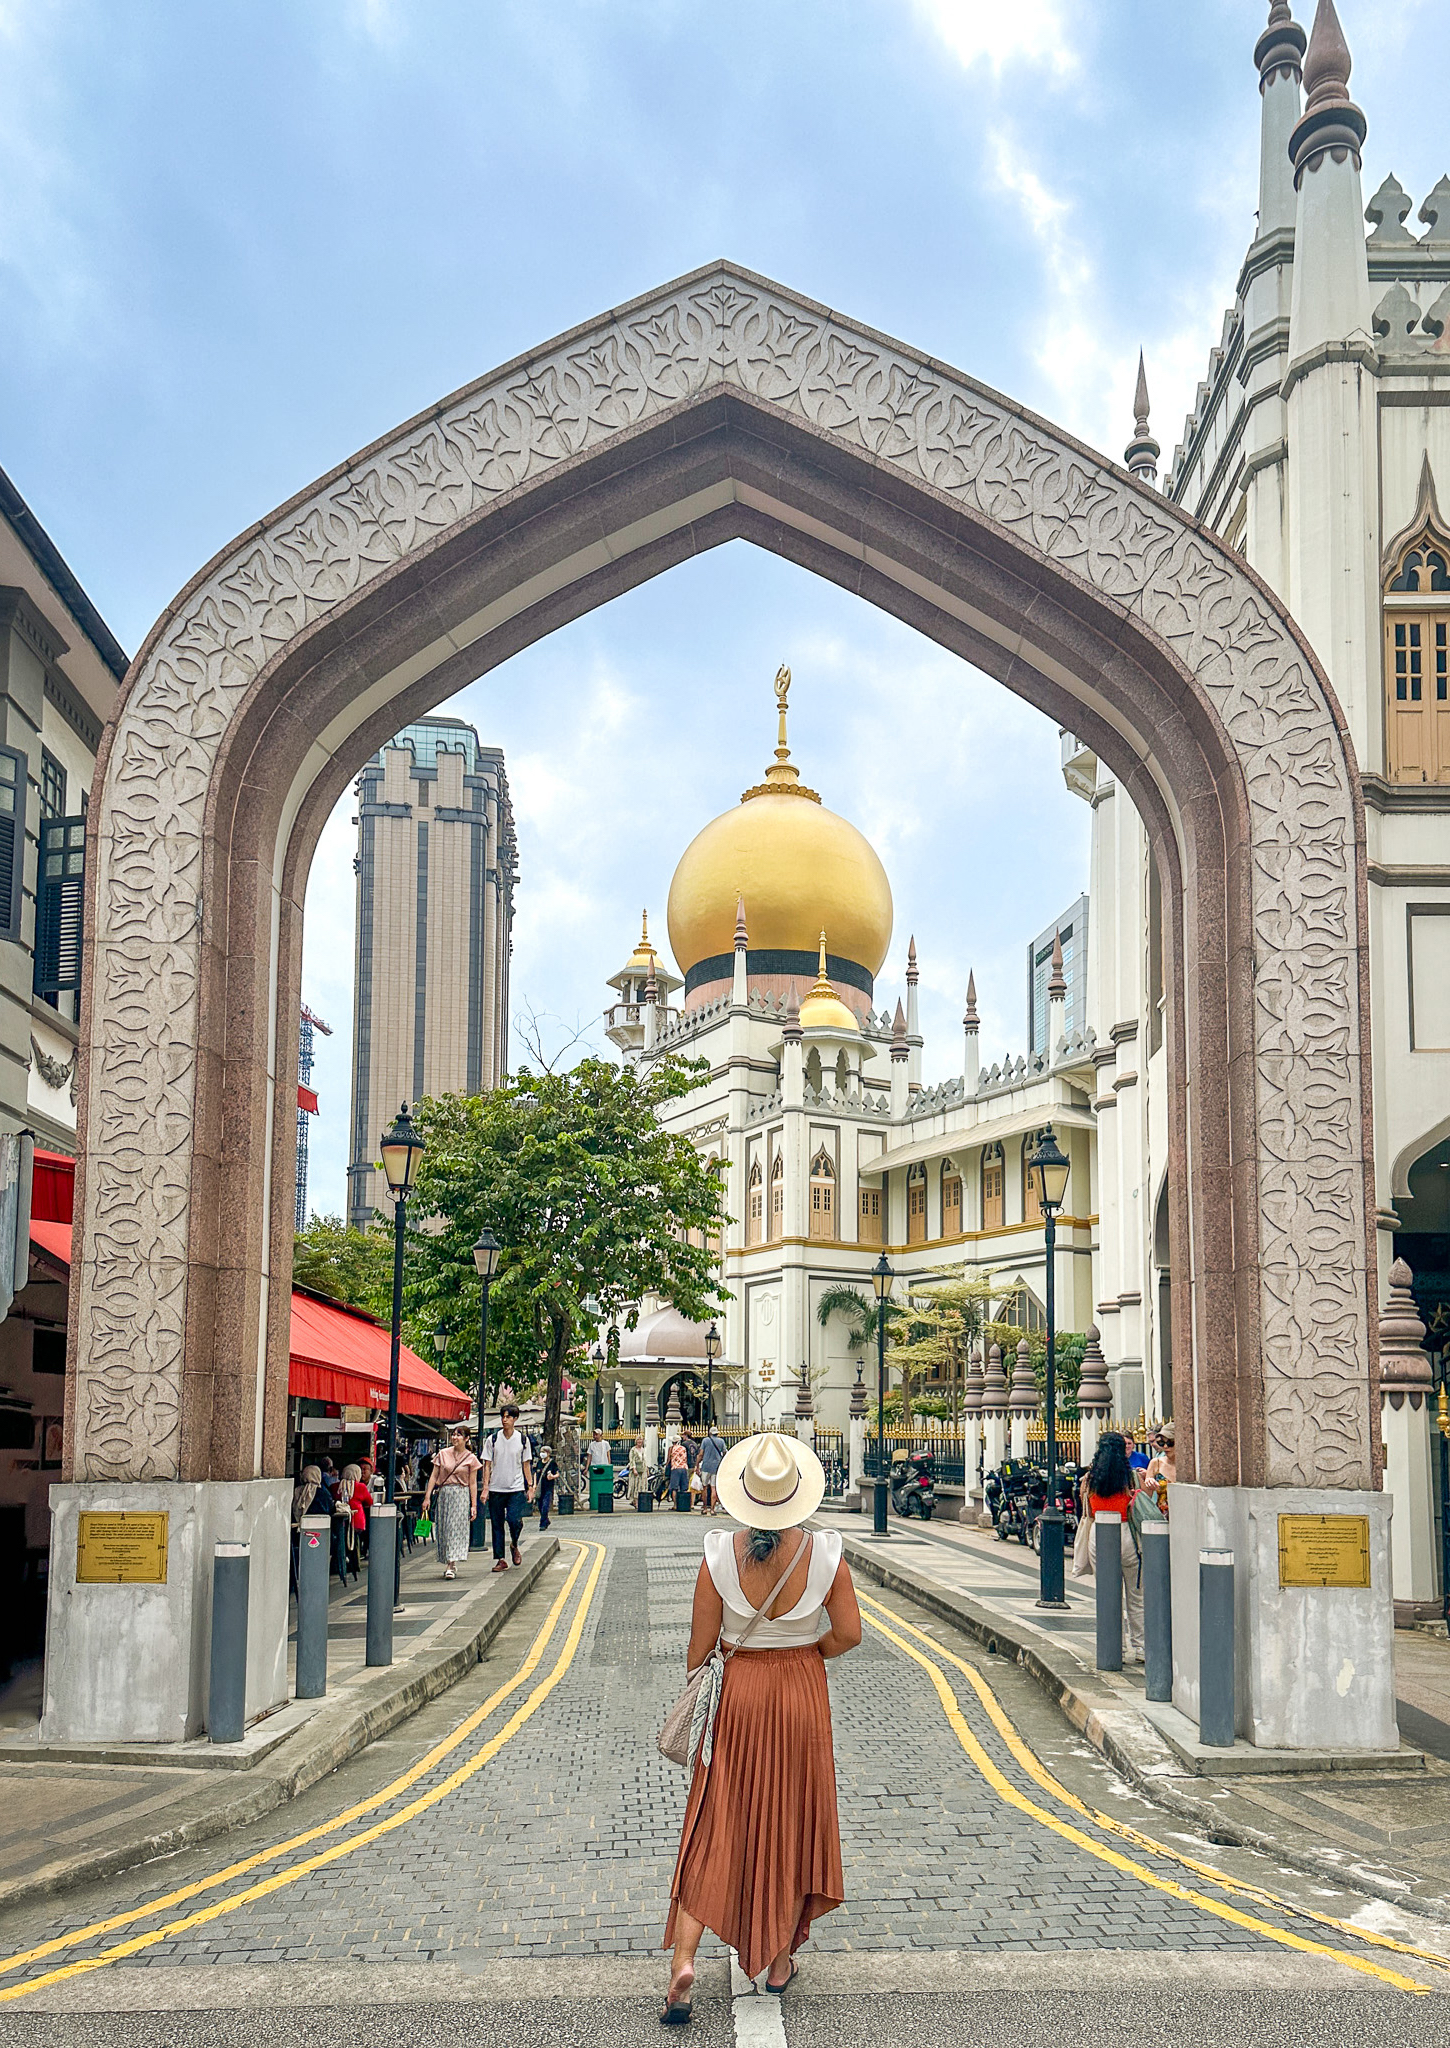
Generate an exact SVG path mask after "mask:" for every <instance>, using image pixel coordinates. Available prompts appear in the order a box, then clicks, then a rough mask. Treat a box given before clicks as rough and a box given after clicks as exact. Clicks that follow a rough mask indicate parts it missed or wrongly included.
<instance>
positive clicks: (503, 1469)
mask: <svg viewBox="0 0 1450 2048" xmlns="http://www.w3.org/2000/svg"><path fill="white" fill-rule="evenodd" d="M518 1421H519V1411H518V1408H517V1406H516V1405H515V1404H514V1403H513V1402H512V1401H508V1402H505V1404H504V1406H503V1407H502V1408H500V1410H499V1423H500V1425H501V1426H500V1427H499V1429H498V1430H496V1431H495V1433H494V1435H493V1436H492V1438H491V1439H490V1440H489V1443H488V1446H487V1448H486V1449H485V1451H484V1454H483V1494H484V1498H485V1500H486V1501H487V1502H488V1519H489V1522H490V1524H491V1526H492V1529H493V1557H494V1565H493V1568H494V1570H495V1571H496V1572H506V1571H507V1570H508V1561H507V1559H506V1558H505V1557H504V1554H503V1551H504V1525H505V1523H507V1525H508V1533H509V1542H510V1544H511V1546H512V1548H513V1559H514V1563H515V1564H522V1563H523V1558H522V1557H521V1556H520V1554H519V1537H520V1535H521V1533H522V1531H523V1526H524V1502H525V1501H526V1500H532V1499H533V1497H534V1474H533V1467H532V1465H531V1464H530V1462H529V1446H528V1442H527V1440H526V1439H525V1438H524V1437H523V1436H521V1435H520V1434H519V1427H518Z"/></svg>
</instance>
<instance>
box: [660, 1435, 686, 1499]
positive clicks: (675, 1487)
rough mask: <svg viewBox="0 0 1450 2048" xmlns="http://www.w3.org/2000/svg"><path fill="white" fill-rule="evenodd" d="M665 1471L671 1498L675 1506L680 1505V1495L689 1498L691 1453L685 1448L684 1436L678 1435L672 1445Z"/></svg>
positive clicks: (666, 1460)
mask: <svg viewBox="0 0 1450 2048" xmlns="http://www.w3.org/2000/svg"><path fill="white" fill-rule="evenodd" d="M665 1472H666V1474H667V1478H668V1484H669V1489H670V1500H671V1503H672V1505H673V1506H674V1507H675V1508H678V1507H679V1505H680V1495H681V1494H684V1495H685V1497H686V1499H687V1500H688V1498H689V1489H690V1454H689V1452H688V1451H687V1450H686V1449H685V1445H684V1440H683V1438H679V1437H677V1438H676V1439H675V1441H674V1443H672V1444H671V1445H670V1454H669V1456H668V1457H667V1458H666V1459H665Z"/></svg>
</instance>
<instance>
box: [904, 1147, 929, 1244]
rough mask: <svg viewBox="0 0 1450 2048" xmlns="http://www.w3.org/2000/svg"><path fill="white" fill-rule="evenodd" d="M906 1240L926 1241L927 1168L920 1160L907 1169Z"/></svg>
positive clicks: (912, 1241)
mask: <svg viewBox="0 0 1450 2048" xmlns="http://www.w3.org/2000/svg"><path fill="white" fill-rule="evenodd" d="M906 1242H907V1243H908V1244H925V1243H926V1168H925V1167H924V1166H922V1165H921V1164H920V1163H919V1162H918V1164H917V1165H915V1166H909V1167H908V1168H907V1169H906Z"/></svg>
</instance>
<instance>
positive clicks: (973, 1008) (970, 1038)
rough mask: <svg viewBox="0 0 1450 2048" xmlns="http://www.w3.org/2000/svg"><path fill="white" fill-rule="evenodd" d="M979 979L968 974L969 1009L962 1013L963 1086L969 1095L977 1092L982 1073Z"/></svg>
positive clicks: (970, 973)
mask: <svg viewBox="0 0 1450 2048" xmlns="http://www.w3.org/2000/svg"><path fill="white" fill-rule="evenodd" d="M978 1021H979V1020H978V1017H977V977H976V975H975V974H973V973H972V972H971V971H970V970H968V973H967V1007H966V1009H965V1010H964V1011H963V1013H962V1036H963V1040H964V1050H963V1054H962V1060H963V1064H962V1086H963V1087H964V1088H965V1090H966V1092H967V1093H968V1095H975V1094H976V1092H977V1080H978V1077H979V1075H980V1074H981V1071H982V1053H981V1048H980V1046H979V1045H978V1043H977V1025H978Z"/></svg>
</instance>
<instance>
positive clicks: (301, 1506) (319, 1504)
mask: <svg viewBox="0 0 1450 2048" xmlns="http://www.w3.org/2000/svg"><path fill="white" fill-rule="evenodd" d="M319 1493H320V1494H321V1495H322V1498H321V1499H320V1500H318V1498H317V1497H318V1494H319ZM314 1501H315V1502H316V1506H314V1505H313V1503H314ZM331 1512H332V1503H331V1501H330V1500H329V1499H328V1497H327V1489H326V1488H325V1487H324V1486H323V1484H322V1467H321V1466H320V1465H304V1466H303V1467H302V1476H301V1478H300V1479H299V1480H298V1481H297V1484H296V1485H295V1486H294V1487H293V1489H292V1527H293V1528H294V1529H300V1528H301V1526H302V1517H303V1516H304V1515H326V1514H330V1513H331Z"/></svg>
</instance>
